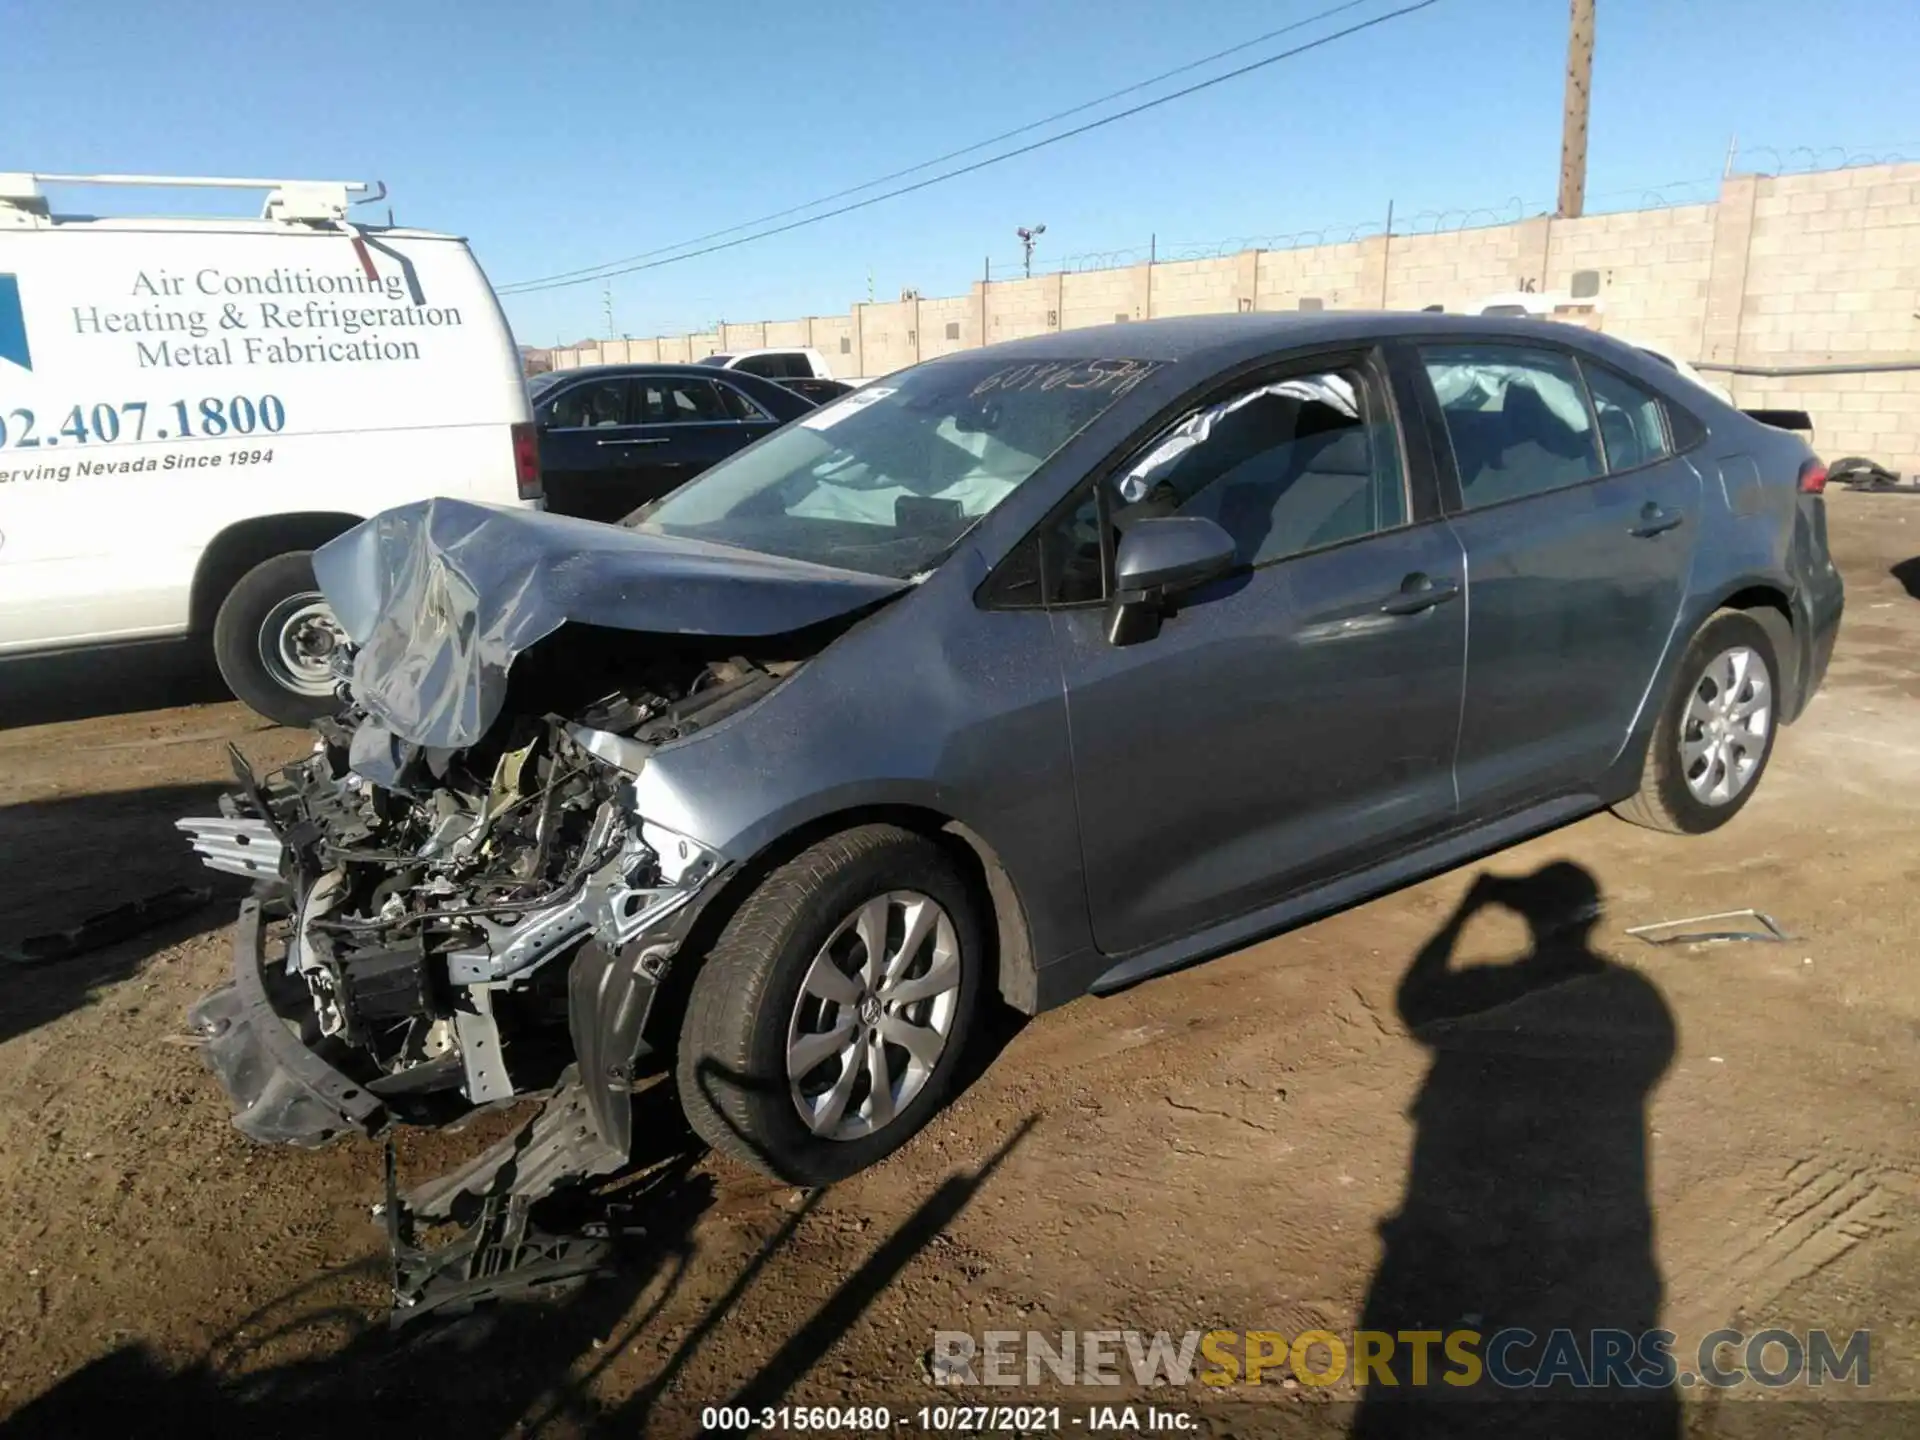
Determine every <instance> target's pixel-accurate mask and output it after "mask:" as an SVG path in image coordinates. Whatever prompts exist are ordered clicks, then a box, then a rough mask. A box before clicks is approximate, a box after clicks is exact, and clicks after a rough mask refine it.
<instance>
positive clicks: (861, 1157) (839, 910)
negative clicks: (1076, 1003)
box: [677, 825, 985, 1185]
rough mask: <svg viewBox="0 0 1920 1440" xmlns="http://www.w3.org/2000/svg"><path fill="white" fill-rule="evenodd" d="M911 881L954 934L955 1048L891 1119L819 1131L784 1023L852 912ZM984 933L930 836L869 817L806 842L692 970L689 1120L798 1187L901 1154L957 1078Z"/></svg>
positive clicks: (684, 1064) (683, 1058)
mask: <svg viewBox="0 0 1920 1440" xmlns="http://www.w3.org/2000/svg"><path fill="white" fill-rule="evenodd" d="M901 890H911V891H916V892H918V893H920V894H922V895H925V896H927V897H929V898H931V899H933V900H934V901H936V902H937V903H938V904H939V905H940V906H941V907H942V908H943V909H944V910H945V911H946V913H947V915H948V917H949V918H950V920H951V921H952V924H953V928H954V933H955V936H956V938H957V941H958V945H957V949H958V953H959V964H960V982H959V988H958V996H957V1000H956V1002H955V1009H954V1013H953V1015H952V1019H951V1024H950V1028H949V1030H948V1032H947V1042H946V1047H945V1049H944V1050H943V1051H942V1052H941V1053H940V1056H939V1058H938V1060H936V1061H935V1062H934V1063H933V1065H932V1067H931V1069H930V1072H929V1073H928V1075H927V1078H926V1080H925V1082H924V1084H923V1085H922V1087H921V1089H920V1090H919V1092H918V1094H916V1095H915V1096H913V1098H912V1099H911V1100H910V1101H909V1102H908V1103H907V1104H905V1105H904V1106H902V1107H901V1108H900V1110H899V1112H898V1114H897V1115H895V1116H894V1118H893V1119H892V1120H891V1122H889V1123H887V1124H884V1125H882V1126H881V1127H880V1128H878V1129H876V1130H874V1131H873V1132H872V1133H871V1134H867V1135H864V1136H861V1137H859V1138H854V1139H833V1138H825V1137H822V1136H818V1135H815V1134H814V1133H813V1131H812V1130H811V1129H810V1128H809V1127H808V1125H807V1123H806V1122H805V1121H804V1120H802V1118H801V1116H800V1112H799V1110H798V1108H797V1107H796V1104H795V1102H794V1098H793V1095H792V1092H791V1089H790V1087H789V1082H788V1077H787V1038H788V1033H787V1032H788V1025H789V1022H790V1021H791V1020H792V1018H793V1016H794V1012H795V1006H796V1004H797V1003H798V1002H799V1000H800V998H801V989H802V984H803V982H804V981H805V979H806V976H807V972H808V970H809V967H810V966H811V965H812V963H813V961H814V958H815V956H816V955H818V954H819V953H820V950H821V948H822V947H823V946H824V945H826V943H827V942H828V940H829V939H830V938H832V936H833V934H834V931H835V930H836V928H837V927H838V926H839V925H840V923H841V921H842V920H843V919H844V918H846V917H848V916H851V915H852V914H853V913H854V912H855V911H856V910H857V909H858V907H859V906H860V905H862V904H863V903H864V902H866V901H868V900H870V899H872V898H874V897H876V896H880V895H884V894H886V893H887V892H889V891H901ZM983 934H984V932H983V929H982V923H981V917H980V913H979V906H978V903H977V902H976V901H975V899H974V897H973V894H972V892H971V891H970V890H969V888H968V886H967V884H966V882H965V880H964V879H963V878H962V876H961V874H960V872H959V870H958V869H957V868H956V867H955V865H954V864H953V862H952V861H951V860H950V859H948V857H947V856H946V854H945V853H944V852H943V851H942V850H941V849H940V847H939V846H938V845H936V844H935V843H934V842H933V841H931V840H929V839H927V838H926V837H925V836H922V835H916V834H914V833H913V832H912V831H909V830H903V829H900V828H899V827H897V826H893V825H863V826H860V827H859V828H857V829H853V830H847V831H843V832H841V833H840V834H838V835H833V836H830V837H829V838H827V839H825V840H822V841H820V842H818V843H817V844H815V845H812V846H810V847H809V848H807V849H806V850H804V851H802V852H801V853H800V854H798V855H796V856H795V857H794V858H793V859H791V860H789V861H787V862H786V863H785V864H784V865H781V866H780V867H779V868H778V869H776V870H774V871H773V872H772V873H770V874H769V875H768V876H767V877H766V878H765V879H764V880H762V881H761V882H760V883H759V885H758V886H756V887H755V889H754V891H753V893H752V894H750V895H749V896H748V897H747V898H746V900H745V902H744V903H743V904H742V905H741V906H740V908H739V909H738V910H737V911H736V912H735V913H734V914H733V916H732V917H731V918H730V919H729V920H728V922H727V924H726V926H725V928H724V929H723V930H722V931H721V933H720V937H719V939H718V940H717V941H715V943H714V945H713V948H712V950H711V951H710V952H709V954H708V955H707V958H706V961H705V963H704V964H703V965H702V967H701V969H700V973H699V974H698V975H697V976H696V977H695V979H694V983H693V988H692V992H691V994H690V995H689V997H688V1002H687V1014H686V1020H685V1023H684V1024H683V1026H682V1027H681V1032H680V1053H679V1063H678V1073H677V1079H678V1084H679V1091H680V1101H681V1104H682V1106H683V1107H684V1108H685V1110H686V1114H687V1119H688V1121H689V1122H690V1123H691V1124H692V1126H693V1128H694V1130H695V1131H696V1132H698V1133H699V1135H700V1137H701V1138H702V1139H703V1140H705V1141H706V1142H707V1143H708V1144H709V1145H711V1146H712V1147H713V1148H714V1149H715V1150H717V1151H719V1152H720V1153H721V1154H723V1155H726V1156H728V1157H730V1158H732V1159H734V1160H738V1161H740V1162H741V1163H743V1164H746V1165H749V1166H752V1167H754V1168H755V1169H758V1170H761V1171H763V1172H765V1173H766V1174H769V1175H772V1176H774V1177H775V1178H777V1179H780V1180H784V1181H786V1182H788V1183H789V1184H794V1185H826V1184H831V1183H833V1182H834V1181H836V1180H843V1179H845V1178H846V1177H847V1176H849V1175H852V1174H854V1173H856V1172H858V1171H860V1170H864V1169H866V1168H867V1167H868V1166H869V1165H872V1164H874V1163H875V1162H877V1161H878V1160H880V1159H882V1158H883V1157H884V1156H886V1155H889V1154H891V1153H892V1152H893V1151H895V1150H897V1149H898V1148H899V1147H900V1146H901V1145H903V1144H905V1143H906V1142H907V1141H908V1140H909V1139H910V1138H912V1136H913V1134H914V1132H915V1131H917V1130H919V1129H920V1127H921V1126H922V1125H924V1124H926V1122H927V1120H928V1119H929V1118H931V1117H932V1116H933V1115H934V1114H935V1113H936V1112H937V1111H939V1109H940V1108H941V1107H942V1106H943V1105H944V1104H945V1103H946V1101H947V1097H948V1095H949V1093H950V1092H951V1090H952V1088H953V1082H954V1074H955V1071H956V1069H957V1068H958V1066H959V1063H960V1058H961V1055H962V1054H963V1052H964V1051H965V1049H966V1044H967V1039H968V1035H969V1032H970V1031H971V1029H972V1022H973V1019H974V1016H975V1013H976V1012H977V1010H978V1008H979V995H980V983H981V970H982V966H983V957H984V955H985V950H984V942H983ZM857 1084H867V1085H869V1087H870V1081H860V1082H857ZM857 1094H858V1091H857V1089H856V1095H857ZM848 1108H849V1111H851V1110H852V1109H853V1108H854V1102H849V1107H848Z"/></svg>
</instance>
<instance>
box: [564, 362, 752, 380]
mask: <svg viewBox="0 0 1920 1440" xmlns="http://www.w3.org/2000/svg"><path fill="white" fill-rule="evenodd" d="M551 373H552V374H554V375H556V376H558V377H560V378H561V379H565V380H571V379H573V378H574V377H575V376H594V375H692V376H698V377H699V378H700V379H702V380H711V379H713V377H714V376H715V375H718V374H722V373H726V374H729V375H731V372H723V371H721V370H720V368H719V367H718V366H715V365H677V364H672V363H669V362H667V361H653V360H629V361H627V362H626V363H625V364H621V365H576V366H574V367H573V368H571V369H568V370H555V371H552V372H551ZM731 378H734V379H738V378H739V377H738V376H731ZM748 378H749V379H753V378H757V377H753V376H749V377H748Z"/></svg>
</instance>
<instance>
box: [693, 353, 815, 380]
mask: <svg viewBox="0 0 1920 1440" xmlns="http://www.w3.org/2000/svg"><path fill="white" fill-rule="evenodd" d="M700 363H701V364H702V365H711V366H713V367H715V368H716V369H719V370H738V371H740V372H742V373H743V374H746V375H758V376H760V377H761V378H762V379H766V380H836V379H838V378H840V377H838V376H836V375H835V374H834V373H833V371H831V370H830V369H828V368H827V362H826V360H825V359H823V358H822V357H821V354H820V352H819V351H818V350H815V349H813V348H811V347H809V346H800V347H797V348H796V347H788V348H785V349H778V348H763V349H759V350H725V351H721V352H719V353H718V354H714V355H709V356H707V357H706V358H705V359H703V360H701V361H700Z"/></svg>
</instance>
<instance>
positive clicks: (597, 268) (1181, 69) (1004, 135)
mask: <svg viewBox="0 0 1920 1440" xmlns="http://www.w3.org/2000/svg"><path fill="white" fill-rule="evenodd" d="M1368 3H1369V0H1345V3H1343V4H1340V5H1335V6H1334V7H1333V8H1332V9H1330V10H1322V11H1320V12H1319V13H1318V14H1316V15H1309V16H1308V17H1307V18H1306V19H1304V20H1295V21H1294V22H1293V23H1292V24H1290V25H1282V26H1281V27H1280V28H1279V29H1278V30H1269V31H1267V33H1266V34H1264V35H1256V36H1254V37H1253V39H1251V40H1243V41H1241V42H1240V43H1239V44H1238V45H1229V46H1228V47H1227V48H1226V49H1224V50H1216V51H1214V52H1213V54H1211V55H1206V56H1202V57H1201V58H1200V59H1198V60H1190V61H1188V62H1187V63H1186V64H1185V65H1176V66H1175V67H1174V68H1173V69H1171V70H1163V71H1161V72H1160V73H1159V74H1158V75H1154V76H1150V77H1149V78H1147V79H1145V80H1141V81H1139V82H1137V83H1136V84H1133V85H1127V86H1123V87H1122V88H1120V89H1118V90H1115V91H1112V92H1111V93H1109V94H1106V95H1102V96H1100V97H1099V98H1097V99H1094V100H1088V101H1086V102H1084V103H1082V104H1079V105H1075V106H1072V107H1071V108H1069V109H1066V110H1061V111H1057V112H1056V113H1054V114H1052V115H1049V116H1047V117H1046V118H1045V119H1042V120H1033V121H1030V122H1028V123H1027V124H1025V125H1017V126H1015V127H1014V128H1013V129H1011V130H1003V131H1001V132H1000V134H998V135H991V136H988V137H987V138H986V139H985V140H977V141H975V142H974V143H973V144H971V145H963V146H961V147H960V148H959V149H958V150H949V151H947V153H946V154H944V155H936V156H934V157H933V158H932V159H931V160H922V161H921V162H920V163H919V164H918V165H909V166H907V168H906V169H904V170H894V171H891V172H889V173H888V174H885V175H879V176H876V177H875V178H874V179H872V180H867V181H863V182H862V183H860V184H858V185H850V186H848V187H847V188H846V189H845V190H836V191H834V192H833V193H832V194H831V195H822V196H820V197H819V198H818V199H815V200H809V201H807V202H806V203H805V204H802V205H790V206H788V207H787V208H786V209H785V210H776V211H774V212H773V213H772V214H771V215H761V216H759V217H757V218H756V219H752V220H742V221H741V222H740V223H739V224H738V225H729V226H727V227H726V228H725V229H724V230H709V231H708V232H707V233H706V234H705V235H695V236H694V237H693V238H692V239H691V240H682V241H680V242H679V243H678V244H677V245H662V246H660V247H659V248H658V249H657V250H642V251H641V252H640V253H639V254H638V255H623V256H621V257H620V258H619V259H618V260H603V261H601V262H600V263H599V264H598V265H584V266H582V267H581V268H580V269H578V270H562V271H560V272H559V273H558V274H556V275H542V276H538V277H536V278H534V279H531V280H513V281H509V282H507V283H506V284H504V285H502V286H501V287H500V290H501V293H503V294H505V293H508V292H510V291H513V290H516V289H518V288H519V287H520V286H523V285H546V284H549V283H551V282H552V281H555V280H571V279H572V278H573V277H574V276H576V275H598V274H599V273H600V272H601V271H602V270H605V269H607V268H609V267H610V266H614V265H626V264H629V263H631V262H633V261H636V260H651V259H653V258H654V257H655V256H656V255H666V254H668V253H670V252H672V251H674V250H684V249H686V248H687V247H688V246H690V245H701V244H704V243H705V242H707V241H708V240H718V239H719V238H720V237H721V236H723V235H733V234H736V233H738V232H739V231H741V230H749V229H751V228H753V227H754V226H755V225H765V224H767V223H768V222H770V221H773V220H784V219H786V218H787V217H788V216H789V215H798V214H800V213H801V212H802V211H804V210H812V209H815V208H817V207H819V206H821V205H830V204H832V203H833V202H834V201H835V200H844V199H846V197H847V196H849V195H858V194H859V193H860V192H861V191H862V190H871V189H873V187H874V186H876V185H885V184H886V183H887V182H888V181H890V180H899V179H901V178H903V177H904V176H907V175H913V174H917V173H918V172H920V171H922V170H930V169H932V168H933V167H934V166H935V165H944V164H946V162H947V161H949V160H958V159H959V158H960V157H961V156H962V155H971V154H973V153H974V152H975V151H976V150H984V149H986V148H987V147H988V146H989V145H998V144H999V143H1000V142H1001V141H1003V140H1011V139H1013V138H1014V136H1016V135H1025V134H1026V133H1027V132H1028V131H1030V130H1038V129H1040V128H1041V127H1043V126H1046V125H1051V124H1053V123H1054V122H1055V121H1058V120H1065V119H1066V118H1067V117H1068V116H1070V115H1078V114H1080V113H1081V112H1083V111H1086V110H1091V109H1093V108H1094V107H1095V106H1097V105H1105V104H1106V103H1107V102H1109V101H1111V100H1118V99H1119V98H1120V97H1121V96H1122V95H1132V94H1134V93H1135V92H1136V91H1140V90H1146V89H1149V88H1151V87H1152V86H1155V85H1158V84H1159V83H1160V82H1161V81H1163V80H1171V79H1172V78H1173V77H1174V76H1176V75H1185V74H1186V73H1187V72H1188V71H1190V70H1198V69H1199V68H1200V67H1201V66H1202V65H1211V64H1212V63H1213V62H1214V61H1216V60H1224V59H1225V58H1226V57H1227V56H1229V55H1237V54H1239V53H1240V52H1241V51H1242V50H1251V49H1252V48H1253V47H1254V46H1256V45H1264V44H1266V43H1267V41H1269V40H1274V39H1278V38H1279V37H1280V36H1282V35H1285V34H1287V33H1288V32H1290V31H1293V30H1298V29H1300V28H1301V27H1302V26H1306V25H1311V24H1313V23H1314V22H1315V21H1318V20H1325V19H1327V18H1328V17H1329V16H1333V15H1338V14H1340V13H1341V12H1342V11H1344V10H1353V9H1356V8H1357V7H1359V6H1361V5H1365V4H1368Z"/></svg>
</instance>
